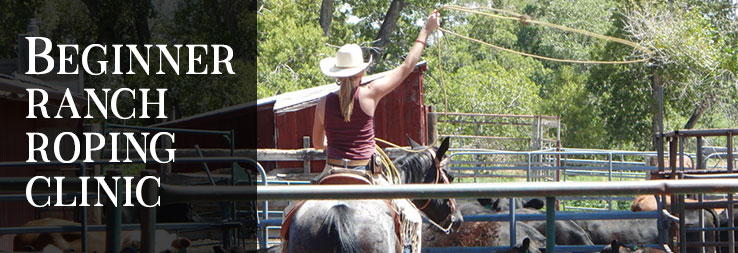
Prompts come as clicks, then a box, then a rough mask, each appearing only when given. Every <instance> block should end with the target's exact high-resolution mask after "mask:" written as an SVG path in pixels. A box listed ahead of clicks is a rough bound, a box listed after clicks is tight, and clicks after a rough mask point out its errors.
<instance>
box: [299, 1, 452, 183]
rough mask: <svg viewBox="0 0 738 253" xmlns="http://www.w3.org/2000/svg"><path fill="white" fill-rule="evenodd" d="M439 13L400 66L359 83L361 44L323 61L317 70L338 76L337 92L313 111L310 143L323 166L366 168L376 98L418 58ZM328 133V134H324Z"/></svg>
mask: <svg viewBox="0 0 738 253" xmlns="http://www.w3.org/2000/svg"><path fill="white" fill-rule="evenodd" d="M439 15H440V14H438V13H437V12H433V13H432V14H431V15H430V16H429V17H428V20H427V21H426V23H425V26H424V27H423V29H421V30H420V33H419V34H418V38H417V39H416V40H415V43H414V45H413V47H412V48H411V49H410V52H409V53H408V54H407V57H406V58H405V61H404V62H403V63H402V65H400V66H398V67H397V68H395V69H393V70H391V71H389V72H387V74H386V75H384V76H383V77H381V78H379V79H377V80H374V81H372V82H370V83H368V84H365V85H360V84H361V78H362V77H363V76H364V71H365V69H366V68H367V67H368V66H369V64H370V63H371V57H370V58H369V61H368V62H364V57H363V54H362V51H361V47H359V45H356V44H347V45H344V46H343V47H341V48H340V49H339V50H338V52H337V53H336V57H330V58H326V59H323V60H322V61H321V62H320V69H321V70H322V71H323V73H324V74H325V75H327V76H330V77H334V78H337V79H338V83H339V84H340V85H341V88H340V90H339V91H338V93H330V94H328V95H327V96H325V97H323V98H322V99H321V100H320V101H319V102H318V106H317V108H316V110H315V120H314V125H313V147H314V148H316V149H325V150H326V156H327V158H328V159H327V160H326V164H327V165H328V166H327V167H326V168H327V169H329V168H330V167H339V168H354V167H360V166H366V165H368V164H369V160H370V158H371V157H372V155H373V154H374V152H375V147H374V111H375V109H376V107H377V104H379V101H380V100H381V99H382V98H383V97H384V96H386V95H387V94H389V93H390V92H392V91H393V90H394V89H396V88H397V87H398V86H399V85H400V84H402V81H403V80H405V78H406V77H407V76H408V75H409V74H410V72H412V71H413V69H414V68H415V65H416V64H417V63H418V60H420V55H421V53H422V52H423V48H424V47H425V41H426V40H427V39H428V36H429V35H430V34H431V33H432V32H433V31H435V30H436V28H438V26H439V21H438V18H439ZM326 137H327V138H326ZM326 139H327V142H326Z"/></svg>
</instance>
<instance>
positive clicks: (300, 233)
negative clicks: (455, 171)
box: [282, 138, 461, 252]
mask: <svg viewBox="0 0 738 253" xmlns="http://www.w3.org/2000/svg"><path fill="white" fill-rule="evenodd" d="M448 147H449V139H448V138H446V139H444V140H443V142H442V144H441V146H440V147H439V148H437V149H435V148H429V149H425V150H422V151H416V152H409V153H407V154H405V155H403V156H401V157H399V158H397V159H395V160H394V161H393V163H394V164H396V165H397V168H398V170H399V172H400V173H399V174H400V182H401V183H402V184H415V183H426V184H428V183H436V184H438V183H448V182H450V181H451V180H448V176H447V175H448V171H447V169H446V168H443V166H442V163H441V161H443V160H444V157H445V154H446V151H448ZM414 148H417V147H414ZM413 203H414V204H415V205H416V206H417V207H419V208H418V209H419V211H421V212H423V213H424V214H425V215H426V216H427V217H428V218H429V220H430V221H432V222H434V223H436V224H438V225H439V226H444V227H446V226H447V228H450V229H453V228H454V227H456V226H458V225H459V222H460V220H461V216H460V215H459V214H458V212H456V210H455V209H456V208H455V203H454V200H453V199H443V200H413ZM297 205H300V206H297ZM297 205H292V206H290V207H288V209H289V210H285V213H286V214H288V215H287V216H286V217H287V218H285V220H284V223H286V224H283V225H282V226H283V231H282V233H283V236H282V242H283V244H282V247H283V248H282V250H283V252H400V251H402V250H403V249H404V245H405V244H406V242H403V241H400V240H401V239H400V238H401V236H400V231H405V230H404V229H405V228H402V227H399V228H398V226H402V225H401V224H398V223H400V222H399V220H398V216H400V215H404V214H402V213H399V212H397V211H396V210H395V208H394V207H393V205H392V203H391V202H390V201H388V200H309V201H304V202H301V204H297ZM294 206H297V207H294ZM294 209H297V210H295V211H292V210H294ZM291 211H292V212H291ZM290 215H292V217H291V218H290V217H289V216H290ZM410 215H413V214H412V213H411V214H410ZM417 215H418V216H419V214H417ZM285 228H288V231H284V230H285ZM415 233H420V231H416V232H415ZM417 244H418V245H419V244H420V242H417ZM410 250H411V251H412V252H419V251H420V249H419V248H416V249H410Z"/></svg>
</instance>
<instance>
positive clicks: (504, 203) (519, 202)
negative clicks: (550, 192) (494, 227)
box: [477, 198, 545, 212]
mask: <svg viewBox="0 0 738 253" xmlns="http://www.w3.org/2000/svg"><path fill="white" fill-rule="evenodd" d="M477 202H479V204H481V205H482V206H484V207H487V208H489V209H491V210H493V211H498V212H500V211H507V210H510V199H507V198H497V199H477ZM544 204H545V202H544V201H543V200H540V199H536V198H533V199H521V198H516V199H515V209H523V208H532V209H541V208H543V206H544Z"/></svg>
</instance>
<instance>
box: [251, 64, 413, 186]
mask: <svg viewBox="0 0 738 253" xmlns="http://www.w3.org/2000/svg"><path fill="white" fill-rule="evenodd" d="M425 70H426V65H424V64H423V65H419V66H418V67H416V69H415V70H414V71H413V72H412V73H410V75H409V76H408V77H407V78H406V79H405V81H404V82H403V83H402V85H400V86H399V87H398V88H397V89H395V90H394V91H393V92H391V93H390V94H388V95H387V96H385V97H384V98H383V99H382V101H380V102H379V105H378V106H377V110H376V113H375V115H374V118H375V126H376V137H378V138H382V139H385V140H387V141H390V142H392V143H395V144H398V145H401V146H409V145H410V144H409V143H408V142H407V139H406V138H405V134H408V135H409V136H410V137H411V138H413V139H414V140H415V141H418V142H419V143H421V144H424V145H426V144H427V143H428V127H427V107H426V106H425V105H424V103H423V73H424V72H425ZM314 114H315V106H312V107H309V108H305V109H302V110H299V111H294V112H288V113H280V114H276V115H275V116H274V122H275V123H274V127H275V129H276V131H275V132H276V133H275V134H276V139H277V141H276V148H279V149H299V148H303V140H302V138H303V136H312V131H313V119H314ZM258 124H259V125H260V128H261V127H262V126H267V125H268V123H267V122H261V121H260V122H258ZM379 144H380V146H383V147H384V146H386V145H384V144H382V143H379ZM260 147H262V146H260ZM302 166H303V163H302V162H279V163H278V165H277V167H278V168H300V167H302ZM324 166H325V162H323V161H313V162H311V170H312V172H320V171H321V170H322V169H323V167H324Z"/></svg>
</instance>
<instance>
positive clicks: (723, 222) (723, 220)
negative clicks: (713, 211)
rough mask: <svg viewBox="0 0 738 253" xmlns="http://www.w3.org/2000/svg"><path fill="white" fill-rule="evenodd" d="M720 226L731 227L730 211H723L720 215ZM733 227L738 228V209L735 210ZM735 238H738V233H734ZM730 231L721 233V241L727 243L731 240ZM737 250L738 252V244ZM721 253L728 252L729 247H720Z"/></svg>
mask: <svg viewBox="0 0 738 253" xmlns="http://www.w3.org/2000/svg"><path fill="white" fill-rule="evenodd" d="M718 220H719V225H720V227H721V228H726V227H730V220H729V219H728V209H725V210H723V211H722V212H720V214H719V215H718ZM733 227H738V208H734V209H733ZM733 234H734V237H733V238H738V232H736V231H733ZM729 236H730V231H721V232H720V236H719V238H720V241H721V242H727V241H728V239H729V238H730V237H729ZM736 250H738V243H736ZM720 252H728V247H720Z"/></svg>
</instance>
